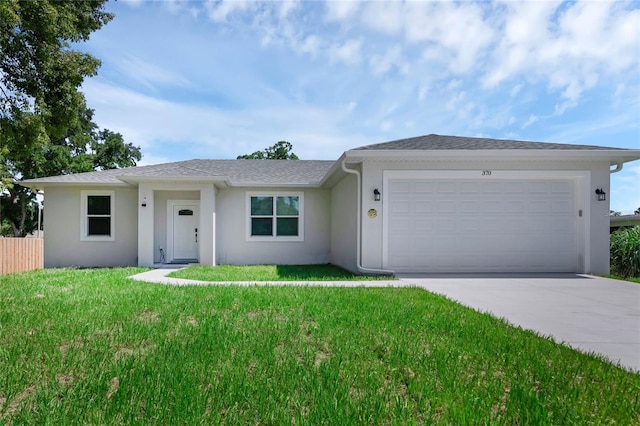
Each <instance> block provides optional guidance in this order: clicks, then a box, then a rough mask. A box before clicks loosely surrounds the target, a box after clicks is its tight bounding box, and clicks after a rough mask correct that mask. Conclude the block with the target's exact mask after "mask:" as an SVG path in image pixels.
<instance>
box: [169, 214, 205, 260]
mask: <svg viewBox="0 0 640 426" xmlns="http://www.w3.org/2000/svg"><path fill="white" fill-rule="evenodd" d="M171 210H172V219H173V220H172V222H173V226H172V229H170V232H171V235H169V239H170V241H169V243H170V244H171V242H172V243H173V247H172V248H173V253H172V256H171V259H170V260H172V261H174V260H191V261H197V260H198V241H199V238H200V235H199V234H198V226H199V224H200V219H199V205H198V203H197V202H189V203H184V202H181V203H172V209H171ZM171 237H173V238H171ZM171 240H173V241H171Z"/></svg>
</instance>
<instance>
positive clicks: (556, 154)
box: [344, 149, 640, 165]
mask: <svg viewBox="0 0 640 426" xmlns="http://www.w3.org/2000/svg"><path fill="white" fill-rule="evenodd" d="M344 155H345V156H346V158H347V159H348V160H349V162H351V163H354V162H355V163H357V162H361V161H364V160H367V159H370V160H385V159H389V160H439V161H444V160H457V161H460V160H476V159H495V160H513V159H526V160H529V161H531V160H545V161H572V160H573V161H609V163H610V165H614V164H619V163H627V162H629V161H635V160H638V159H640V150H616V149H611V150H608V149H606V150H538V149H478V150H476V149H473V150H466V149H465V150H463V149H451V150H448V149H447V150H351V151H347V152H345V154H344Z"/></svg>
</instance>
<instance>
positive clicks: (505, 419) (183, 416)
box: [0, 268, 640, 425]
mask: <svg viewBox="0 0 640 426" xmlns="http://www.w3.org/2000/svg"><path fill="white" fill-rule="evenodd" d="M140 271H141V270H140V269H137V268H130V269H113V270H107V269H96V270H89V269H85V270H44V271H33V272H29V273H23V274H13V275H8V276H0V300H1V301H6V303H3V304H2V309H0V326H1V328H0V330H2V332H1V333H0V383H2V386H1V387H0V397H1V398H2V399H0V401H2V402H3V404H2V406H0V423H2V424H5V423H6V424H16V425H18V424H52V425H53V424H77V423H85V424H101V425H112V424H114V425H115V424H171V425H173V424H293V423H295V424H311V425H316V424H326V425H356V424H358V425H359V424H375V425H377V424H383V425H405V424H409V425H410V424H443V425H538V424H541V425H550V424H552V425H578V424H579V425H601V424H624V425H628V424H637V423H638V395H640V375H638V374H634V373H631V372H629V371H625V370H623V369H621V368H618V367H616V366H615V365H613V364H611V363H609V362H607V361H605V360H603V359H602V358H600V357H596V356H593V355H588V354H583V353H580V352H578V351H575V350H573V349H571V348H569V347H567V346H564V345H559V344H556V343H554V342H553V341H552V340H551V339H548V338H544V337H540V336H537V335H535V334H534V333H532V332H528V331H524V330H522V329H519V328H515V327H512V326H510V325H508V324H506V323H505V322H503V321H501V320H498V319H496V318H492V317H491V316H489V315H486V314H482V313H479V312H476V311H474V310H472V309H468V308H465V307H462V306H460V305H458V304H456V303H454V302H452V301H450V300H447V299H445V298H444V297H440V296H437V295H434V294H431V293H428V292H426V291H424V290H421V289H416V288H377V289H376V288H327V287H305V286H296V287H257V286H206V287H197V286H191V287H172V286H163V285H153V284H146V283H138V282H133V281H131V280H128V279H127V278H126V277H127V276H128V275H132V274H134V273H137V272H140Z"/></svg>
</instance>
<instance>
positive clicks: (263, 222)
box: [251, 217, 273, 236]
mask: <svg viewBox="0 0 640 426" xmlns="http://www.w3.org/2000/svg"><path fill="white" fill-rule="evenodd" d="M251 235H253V236H261V235H266V236H272V235H273V219H272V218H270V217H265V218H256V217H254V218H252V219H251Z"/></svg>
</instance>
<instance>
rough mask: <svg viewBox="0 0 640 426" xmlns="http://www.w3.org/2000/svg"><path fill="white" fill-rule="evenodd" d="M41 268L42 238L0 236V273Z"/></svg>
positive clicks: (42, 260)
mask: <svg viewBox="0 0 640 426" xmlns="http://www.w3.org/2000/svg"><path fill="white" fill-rule="evenodd" d="M42 268H44V240H43V239H42V238H0V275H4V274H12V273H14V272H25V271H31V270H33V269H42Z"/></svg>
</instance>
